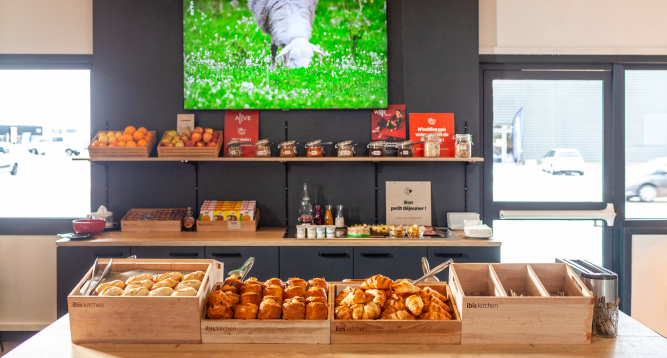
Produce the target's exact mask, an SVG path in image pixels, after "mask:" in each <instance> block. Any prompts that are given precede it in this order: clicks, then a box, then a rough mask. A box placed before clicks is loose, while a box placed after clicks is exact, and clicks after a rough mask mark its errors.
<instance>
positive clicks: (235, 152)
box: [227, 139, 243, 158]
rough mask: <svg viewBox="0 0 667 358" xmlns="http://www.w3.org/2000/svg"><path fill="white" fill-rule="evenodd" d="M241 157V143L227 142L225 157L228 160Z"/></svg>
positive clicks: (233, 140) (235, 140) (237, 141)
mask: <svg viewBox="0 0 667 358" xmlns="http://www.w3.org/2000/svg"><path fill="white" fill-rule="evenodd" d="M242 155H243V151H242V150H241V141H240V140H238V139H232V140H230V141H229V142H227V157H229V158H240V157H241V156H242Z"/></svg>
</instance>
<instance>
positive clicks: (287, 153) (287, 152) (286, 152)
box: [278, 140, 297, 157]
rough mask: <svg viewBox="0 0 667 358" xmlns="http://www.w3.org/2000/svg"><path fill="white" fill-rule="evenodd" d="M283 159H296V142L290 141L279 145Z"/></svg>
mask: <svg viewBox="0 0 667 358" xmlns="http://www.w3.org/2000/svg"><path fill="white" fill-rule="evenodd" d="M278 149H280V156H281V157H296V154H297V153H296V142H295V141H293V140H289V141H286V142H282V143H280V144H278Z"/></svg>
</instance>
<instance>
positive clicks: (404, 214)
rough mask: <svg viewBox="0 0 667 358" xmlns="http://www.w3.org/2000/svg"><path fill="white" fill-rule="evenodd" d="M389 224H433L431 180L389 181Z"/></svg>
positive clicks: (387, 198)
mask: <svg viewBox="0 0 667 358" xmlns="http://www.w3.org/2000/svg"><path fill="white" fill-rule="evenodd" d="M386 205H387V206H386V215H387V225H413V224H419V225H426V226H431V182H430V181H425V182H419V181H388V182H387V190H386Z"/></svg>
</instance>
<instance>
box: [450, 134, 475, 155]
mask: <svg viewBox="0 0 667 358" xmlns="http://www.w3.org/2000/svg"><path fill="white" fill-rule="evenodd" d="M454 143H456V144H455V146H456V151H455V152H454V156H455V157H457V158H470V157H471V155H472V134H456V135H454Z"/></svg>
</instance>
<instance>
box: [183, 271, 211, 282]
mask: <svg viewBox="0 0 667 358" xmlns="http://www.w3.org/2000/svg"><path fill="white" fill-rule="evenodd" d="M204 276H206V274H205V273H204V272H203V271H195V272H190V273H189V274H187V275H185V276H183V279H182V280H183V281H190V280H199V281H202V282H203V281H204Z"/></svg>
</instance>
